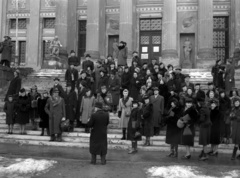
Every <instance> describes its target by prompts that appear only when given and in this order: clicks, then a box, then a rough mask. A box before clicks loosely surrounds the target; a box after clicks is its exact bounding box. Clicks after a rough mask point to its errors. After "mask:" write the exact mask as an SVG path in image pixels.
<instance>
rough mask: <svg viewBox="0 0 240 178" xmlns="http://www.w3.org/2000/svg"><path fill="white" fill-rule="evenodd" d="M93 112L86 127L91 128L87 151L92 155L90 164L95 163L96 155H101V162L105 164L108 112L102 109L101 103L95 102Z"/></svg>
mask: <svg viewBox="0 0 240 178" xmlns="http://www.w3.org/2000/svg"><path fill="white" fill-rule="evenodd" d="M95 111H96V112H95V113H93V114H92V116H91V118H90V120H89V122H88V127H90V128H92V129H91V135H90V147H89V151H90V153H91V155H92V160H91V164H96V156H97V155H100V156H101V163H102V164H103V165H104V164H106V154H107V126H108V124H109V114H108V113H107V112H105V111H103V110H102V103H99V102H97V103H95Z"/></svg>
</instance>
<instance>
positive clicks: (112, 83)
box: [108, 77, 120, 105]
mask: <svg viewBox="0 0 240 178" xmlns="http://www.w3.org/2000/svg"><path fill="white" fill-rule="evenodd" d="M108 91H109V92H110V93H111V95H112V105H118V102H119V97H120V82H119V79H118V78H117V77H114V78H111V77H109V79H108Z"/></svg>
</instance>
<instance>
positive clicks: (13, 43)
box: [11, 41, 16, 62]
mask: <svg viewBox="0 0 240 178" xmlns="http://www.w3.org/2000/svg"><path fill="white" fill-rule="evenodd" d="M15 55H16V41H12V61H11V62H15Z"/></svg>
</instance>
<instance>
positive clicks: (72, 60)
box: [68, 50, 80, 66]
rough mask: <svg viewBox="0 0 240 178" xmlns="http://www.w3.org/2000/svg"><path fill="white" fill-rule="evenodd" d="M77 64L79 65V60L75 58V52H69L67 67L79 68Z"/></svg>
mask: <svg viewBox="0 0 240 178" xmlns="http://www.w3.org/2000/svg"><path fill="white" fill-rule="evenodd" d="M79 64H80V61H79V58H78V57H77V56H76V53H75V51H74V50H71V52H70V57H69V58H68V65H69V66H70V65H74V66H79Z"/></svg>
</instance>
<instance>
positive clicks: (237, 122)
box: [230, 107, 240, 145]
mask: <svg viewBox="0 0 240 178" xmlns="http://www.w3.org/2000/svg"><path fill="white" fill-rule="evenodd" d="M230 119H231V121H232V143H233V144H237V145H240V108H239V107H238V108H236V107H234V108H233V110H232V112H231V114H230Z"/></svg>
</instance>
